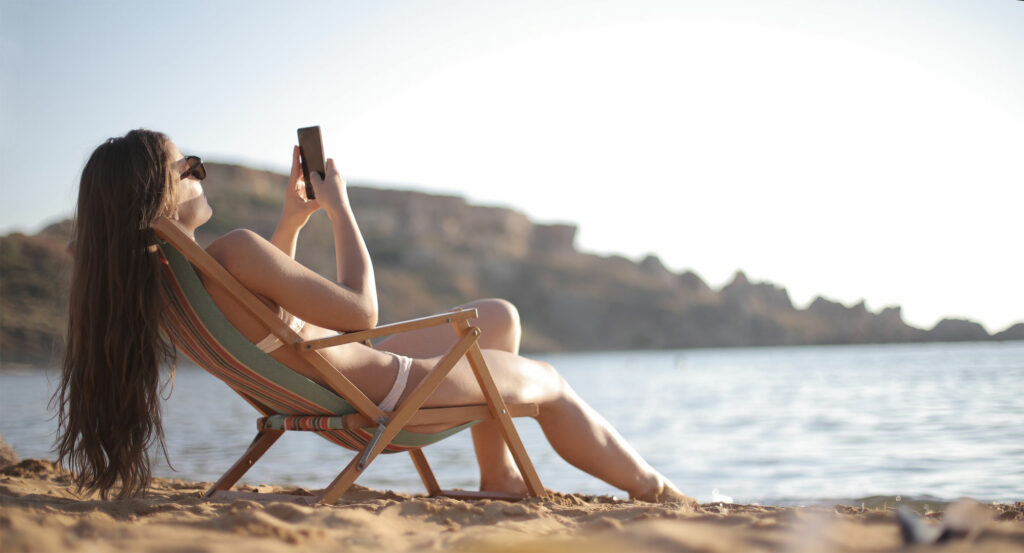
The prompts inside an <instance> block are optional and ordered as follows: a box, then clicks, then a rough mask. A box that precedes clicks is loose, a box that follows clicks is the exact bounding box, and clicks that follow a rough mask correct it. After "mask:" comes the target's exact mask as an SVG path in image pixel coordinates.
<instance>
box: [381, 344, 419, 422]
mask: <svg viewBox="0 0 1024 553" xmlns="http://www.w3.org/2000/svg"><path fill="white" fill-rule="evenodd" d="M385 353H390V354H391V356H392V357H394V358H395V359H398V374H397V375H395V383H394V384H392V385H391V391H390V392H388V395H386V396H384V399H383V400H381V402H380V404H379V405H378V407H380V410H381V411H394V410H395V407H396V406H397V405H398V398H400V397H402V392H404V391H405V387H406V386H408V385H409V369H410V368H412V358H411V357H406V356H404V355H398V354H397V353H391V352H390V351H389V352H385Z"/></svg>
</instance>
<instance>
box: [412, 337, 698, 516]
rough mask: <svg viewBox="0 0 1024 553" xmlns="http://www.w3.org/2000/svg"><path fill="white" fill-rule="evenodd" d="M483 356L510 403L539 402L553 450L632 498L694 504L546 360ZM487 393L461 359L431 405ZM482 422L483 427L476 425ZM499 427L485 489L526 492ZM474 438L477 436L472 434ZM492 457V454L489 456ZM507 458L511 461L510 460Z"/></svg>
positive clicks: (416, 374) (476, 399)
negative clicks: (499, 452) (641, 455)
mask: <svg viewBox="0 0 1024 553" xmlns="http://www.w3.org/2000/svg"><path fill="white" fill-rule="evenodd" d="M484 357H485V359H486V361H487V365H488V367H489V368H490V370H491V374H492V376H493V377H494V380H495V383H496V384H497V386H498V389H499V390H500V391H501V394H502V397H503V398H504V399H505V400H506V401H508V402H510V403H536V404H538V406H539V408H540V414H539V415H538V417H537V421H538V422H539V423H540V427H541V429H542V430H543V431H544V435H545V436H546V437H547V439H548V442H550V443H551V446H552V448H554V450H555V452H556V453H558V454H559V455H561V456H562V458H563V459H565V460H566V461H568V462H569V463H570V464H572V465H573V466H575V467H577V468H579V469H581V470H583V471H584V472H587V473H588V474H591V475H593V476H595V477H597V478H600V479H601V480H604V481H605V482H608V483H609V484H611V485H612V486H615V487H617V488H619V489H622V490H625V491H627V492H629V495H630V497H632V498H635V499H641V500H645V501H683V502H688V503H689V502H693V500H692V499H690V498H689V497H687V496H685V495H683V494H682V493H681V492H680V491H679V490H677V489H676V488H675V487H674V486H673V485H672V484H671V482H669V481H668V479H666V478H665V477H664V476H662V475H661V474H660V473H658V472H657V471H656V470H654V469H653V468H652V467H651V466H650V465H649V464H647V462H646V461H644V460H643V458H641V457H640V454H639V453H637V452H636V450H634V449H633V448H632V447H631V446H630V445H629V444H628V443H626V440H625V439H623V437H622V436H621V435H620V434H619V433H618V432H616V430H615V429H614V428H612V426H611V425H610V424H609V423H608V421H606V420H605V419H604V417H602V416H601V415H600V414H598V413H597V411H595V410H594V409H593V408H591V407H590V406H589V405H587V403H586V402H585V401H583V399H582V398H580V397H579V396H578V395H577V394H576V392H574V391H573V390H572V388H571V387H570V386H569V384H568V383H567V382H566V381H565V380H564V379H563V378H562V377H561V375H559V374H558V372H556V371H555V369H554V368H553V367H552V366H551V365H549V364H547V363H543V362H539V361H533V360H530V359H526V358H524V357H520V356H518V355H515V354H511V353H508V352H504V351H497V350H484ZM429 367H430V363H429V361H428V362H421V363H417V364H416V365H414V369H413V372H412V374H411V375H410V379H409V380H410V381H409V386H410V389H411V388H413V387H415V386H416V384H418V382H419V381H420V380H422V379H423V378H425V375H426V371H427V370H428V369H429ZM483 401H484V398H483V393H482V392H481V391H480V388H479V386H478V385H477V383H476V377H475V376H474V374H473V372H472V369H471V368H470V366H469V364H468V362H466V361H465V360H463V361H461V362H460V363H459V364H458V365H456V367H455V368H454V369H453V370H452V372H451V374H450V375H449V377H448V378H446V379H445V380H444V382H442V383H441V385H440V386H439V387H438V389H437V391H436V392H435V393H434V395H432V396H431V398H430V400H428V401H427V404H426V405H427V406H430V407H440V406H446V405H465V404H467V403H482V402H483ZM477 426H480V425H477ZM497 434H498V432H497V430H496V429H495V430H494V431H493V435H494V439H496V440H497V442H498V443H500V444H501V446H502V447H501V448H500V451H501V453H502V454H501V455H499V454H498V451H499V448H497V447H493V445H492V442H490V440H489V439H487V442H486V444H485V445H487V447H485V448H480V447H478V448H477V454H478V459H480V460H481V463H482V464H485V463H486V464H487V465H488V467H487V468H486V469H485V468H484V467H483V466H481V474H482V475H487V476H488V477H489V478H491V480H489V481H483V480H482V481H481V488H482V489H485V490H490V491H503V492H514V493H522V492H525V491H526V488H525V485H524V484H523V482H522V478H521V477H520V476H519V472H518V470H516V467H515V465H514V463H513V462H512V459H511V455H507V454H504V452H505V451H506V450H507V448H505V447H504V442H503V441H502V440H501V438H500V437H497ZM474 437H475V436H474ZM488 455H490V456H491V457H488ZM506 457H507V460H506Z"/></svg>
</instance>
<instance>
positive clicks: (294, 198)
mask: <svg viewBox="0 0 1024 553" xmlns="http://www.w3.org/2000/svg"><path fill="white" fill-rule="evenodd" d="M313 173H314V174H316V171H313ZM316 176H317V177H319V176H320V175H316ZM318 209H320V203H319V202H318V201H317V200H310V199H307V198H306V182H305V181H304V180H303V179H302V162H301V161H300V159H299V147H298V146H295V147H293V148H292V172H291V175H289V176H288V188H287V189H286V190H285V194H284V210H283V211H282V213H281V223H282V224H287V225H288V226H294V227H295V228H302V227H303V226H305V224H306V221H308V220H309V216H310V215H312V214H313V212H315V211H316V210H318Z"/></svg>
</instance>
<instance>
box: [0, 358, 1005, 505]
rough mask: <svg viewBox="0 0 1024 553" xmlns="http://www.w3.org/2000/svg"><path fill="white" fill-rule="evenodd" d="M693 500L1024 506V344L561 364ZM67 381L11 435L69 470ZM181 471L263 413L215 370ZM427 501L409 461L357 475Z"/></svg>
mask: <svg viewBox="0 0 1024 553" xmlns="http://www.w3.org/2000/svg"><path fill="white" fill-rule="evenodd" d="M542 358H543V359H544V360H546V361H549V362H551V363H553V364H554V365H555V366H556V367H558V368H559V370H560V371H561V373H562V374H563V375H564V376H565V378H566V379H567V380H568V381H569V383H570V384H572V386H573V387H574V388H575V389H576V391H577V392H578V393H579V394H580V395H581V396H583V397H584V398H585V399H586V400H587V401H589V402H590V403H591V404H592V405H594V406H595V407H596V408H597V409H598V410H599V411H600V412H601V413H602V414H603V415H604V416H605V417H606V418H607V419H608V420H609V421H611V422H612V423H613V424H614V425H615V427H616V428H618V429H619V431H620V432H621V433H622V434H623V435H624V436H625V437H626V438H627V439H628V440H629V441H630V442H631V443H632V444H633V445H634V446H635V447H636V448H637V449H638V450H639V451H640V452H641V453H642V454H643V455H644V456H645V457H646V458H647V459H648V460H649V461H650V462H651V464H652V465H654V466H655V467H657V468H658V469H659V470H661V471H662V472H663V473H665V474H666V475H667V476H669V477H670V478H671V479H672V480H673V481H674V482H675V483H676V484H677V485H678V486H679V487H680V488H681V489H682V490H684V491H685V492H687V493H689V494H691V495H693V496H694V497H696V498H697V499H699V500H701V501H711V498H712V490H715V489H717V490H719V491H720V493H722V494H725V495H728V496H731V497H732V498H733V499H735V500H736V501H738V502H760V503H763V504H801V503H815V502H819V501H847V502H854V501H857V498H863V497H866V496H872V495H884V496H894V495H902V496H904V497H935V498H940V499H952V498H956V497H960V496H970V497H974V498H977V499H980V500H987V501H1011V500H1021V499H1024V393H1022V392H1024V342H1008V343H969V344H928V345H916V344H915V345H887V346H829V347H803V348H754V349H719V350H715V349H708V350H682V351H654V352H613V353H593V354H563V355H547V356H543V357H542ZM55 379H56V373H54V372H52V371H51V372H0V409H2V416H0V433H2V434H3V436H4V440H5V441H7V442H8V443H9V444H11V445H13V446H14V447H15V449H16V450H17V452H18V454H19V455H20V456H21V457H22V458H28V457H45V458H53V455H52V454H51V453H50V451H49V447H50V445H51V444H52V437H53V432H54V429H55V423H54V422H53V421H52V420H50V416H51V413H49V412H48V411H47V407H46V404H47V399H48V397H49V394H50V393H51V392H52V389H53V386H54V383H55ZM165 417H166V418H165V420H166V425H167V427H166V432H167V442H168V449H169V451H170V456H171V462H172V463H173V464H174V467H175V468H176V469H177V472H173V471H172V470H171V469H170V468H169V467H167V466H166V464H164V463H162V462H161V463H158V464H157V469H156V472H157V473H158V475H160V476H172V477H178V478H188V479H195V480H205V481H212V480H215V479H216V478H217V477H218V476H219V475H220V474H221V472H222V471H223V470H225V469H226V468H227V466H228V465H230V464H231V463H232V462H233V461H234V460H235V458H237V456H238V455H240V454H241V452H242V451H243V450H244V449H245V448H246V446H247V445H248V443H249V441H250V440H251V439H252V435H253V434H254V432H255V430H254V428H255V426H254V420H255V412H254V411H253V410H252V408H251V407H249V405H248V404H246V403H245V402H244V401H242V400H241V399H240V398H238V397H237V396H236V395H235V394H234V393H232V392H230V391H229V390H228V389H227V387H225V386H224V385H223V384H221V383H220V382H219V381H217V380H216V379H214V378H213V377H211V376H209V375H207V374H206V373H205V372H203V371H202V370H201V369H198V368H195V367H191V366H184V367H181V368H180V369H179V371H178V377H177V382H176V384H175V389H174V393H173V394H172V395H171V397H170V399H169V400H168V401H167V403H166V406H165ZM517 426H518V427H519V429H520V432H521V434H522V435H523V440H524V441H525V442H526V446H527V449H528V450H529V451H530V452H531V455H532V456H533V459H534V463H535V464H536V466H537V469H538V472H539V473H540V477H541V479H542V481H543V482H544V484H545V485H546V486H548V487H550V488H554V489H558V490H562V491H576V492H586V493H601V494H613V495H619V496H620V497H621V496H622V495H623V494H622V493H621V492H617V491H616V490H614V489H613V488H612V487H610V486H608V485H607V484H605V483H603V482H601V481H598V480H596V479H594V478H592V477H590V476H588V475H586V474H585V473H583V472H581V471H579V470H577V469H575V468H573V467H571V466H569V465H568V464H567V463H565V462H564V461H562V460H561V459H560V458H559V457H558V456H557V454H555V453H554V452H553V451H552V449H551V448H550V446H548V445H547V442H546V441H545V440H544V437H543V435H542V433H541V432H540V428H539V427H538V425H537V424H536V422H534V421H533V420H532V419H519V420H517ZM426 454H427V457H428V459H430V460H431V461H432V463H433V465H434V468H435V471H436V472H437V476H438V479H439V481H440V482H441V485H442V486H444V487H463V488H470V489H471V488H473V487H474V486H475V485H476V484H477V480H476V474H477V473H476V465H475V462H474V459H473V455H472V447H471V442H470V438H469V433H468V432H464V433H462V434H460V435H457V436H455V437H453V438H451V439H449V440H446V441H444V442H442V443H440V444H437V445H435V446H432V447H430V448H428V449H427V450H426ZM350 455H351V453H349V452H348V451H346V450H343V449H341V448H338V447H336V446H334V445H332V444H330V443H329V442H327V441H325V440H323V439H320V438H317V437H315V436H312V435H306V434H305V433H290V434H286V435H285V436H284V437H283V438H282V439H281V440H280V441H278V443H277V445H275V447H274V448H272V449H271V450H270V452H269V453H267V455H266V456H265V457H264V459H263V460H261V461H260V462H259V463H258V464H257V465H256V466H255V467H254V468H253V469H252V470H251V471H250V472H249V473H248V474H247V475H246V479H245V480H244V481H247V482H259V483H275V484H284V483H293V484H298V485H303V486H307V487H312V488H322V487H323V486H325V485H326V484H327V483H328V482H330V480H331V479H332V478H333V477H334V475H335V474H336V473H337V472H338V471H339V470H340V469H341V468H342V467H343V466H344V465H345V464H346V463H347V461H348V459H349V456H350ZM359 482H360V483H361V484H364V485H368V486H372V487H375V488H378V489H384V488H390V489H395V490H398V491H406V492H416V493H419V492H421V491H422V488H421V484H420V482H419V479H418V477H417V476H416V471H415V470H414V468H413V466H412V463H411V461H410V460H409V458H408V456H407V455H402V454H399V455H391V456H383V457H381V458H379V459H378V460H377V461H375V462H374V464H373V465H371V467H370V469H369V470H368V472H367V473H366V474H365V475H364V476H363V477H362V478H361V479H360V480H359Z"/></svg>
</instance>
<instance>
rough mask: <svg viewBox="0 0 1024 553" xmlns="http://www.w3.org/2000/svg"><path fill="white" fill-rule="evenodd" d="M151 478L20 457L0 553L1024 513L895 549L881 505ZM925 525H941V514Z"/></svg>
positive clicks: (537, 541) (515, 545)
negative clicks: (108, 496)
mask: <svg viewBox="0 0 1024 553" xmlns="http://www.w3.org/2000/svg"><path fill="white" fill-rule="evenodd" d="M208 485H209V483H201V482H191V481H187V480H172V479H165V478H158V479H156V480H155V481H154V483H153V487H152V489H151V491H150V493H149V494H148V495H147V496H145V497H141V498H136V499H129V500H122V501H103V500H100V499H99V497H98V496H97V495H95V494H93V495H88V494H86V495H82V496H79V495H76V494H75V493H74V490H73V488H72V487H71V486H70V479H69V475H68V473H67V472H65V471H63V470H61V469H60V468H59V467H57V466H56V465H55V464H54V463H53V462H51V461H45V460H36V459H27V460H24V461H21V462H19V463H17V464H14V465H11V466H7V467H5V468H3V469H0V551H3V552H4V553H13V552H18V551H54V552H56V551H96V552H101V553H104V552H113V551H166V552H171V551H174V552H201V551H210V552H224V553H227V552H229V551H230V552H235V551H245V552H246V553H258V552H288V551H304V552H305V551H342V550H343V551H482V552H512V551H517V552H518V551H524V552H541V551H567V552H576V551H579V552H584V551H585V552H597V553H600V552H612V551H629V552H639V551H655V552H657V551H702V552H718V551H722V552H726V551H729V552H732V551H808V552H819V551H821V552H824V551H897V550H907V551H929V550H937V551H938V550H941V551H944V552H945V551H978V552H986V551H1024V503H1017V504H1015V505H995V506H982V507H979V509H983V510H984V513H985V518H986V519H987V520H986V521H985V522H984V523H983V524H981V525H980V526H979V527H978V528H977V531H976V532H975V534H974V535H973V536H970V537H968V538H966V539H962V540H958V541H955V542H953V543H951V544H947V545H942V546H922V545H917V546H914V547H911V548H905V547H904V546H903V542H902V539H901V537H900V533H899V529H898V526H897V523H896V517H895V515H894V512H893V510H892V509H891V508H886V507H884V506H881V507H875V508H860V507H857V508H851V507H843V506H837V507H831V508H824V507H821V508H783V507H770V506H757V505H732V504H704V505H701V506H700V507H699V508H697V509H695V510H694V509H689V510H687V509H684V508H682V507H681V506H679V505H653V504H649V503H640V502H633V501H622V500H617V499H613V498H610V497H595V496H585V495H576V494H555V495H554V496H553V497H551V498H548V499H544V500H537V499H528V500H524V501H519V502H514V503H511V502H504V501H457V500H452V499H447V498H429V497H425V496H415V495H413V496H410V495H404V494H397V493H393V492H388V491H383V492H381V491H375V490H370V489H366V488H362V487H356V488H354V489H353V490H351V491H350V492H349V493H347V494H345V495H344V496H343V497H342V499H341V500H340V501H339V502H338V503H337V504H336V505H331V506H313V505H308V504H305V503H306V502H307V501H308V500H309V497H310V496H311V495H312V494H313V493H315V492H316V490H303V489H301V488H295V487H279V486H242V487H239V488H238V491H233V492H228V493H227V494H224V495H219V496H217V497H215V498H214V499H211V500H203V499H202V498H201V497H200V496H201V494H202V492H203V491H204V490H205V488H206V487H207V486H208ZM928 518H932V519H935V520H936V521H938V520H940V519H941V513H931V514H929V515H928Z"/></svg>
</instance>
